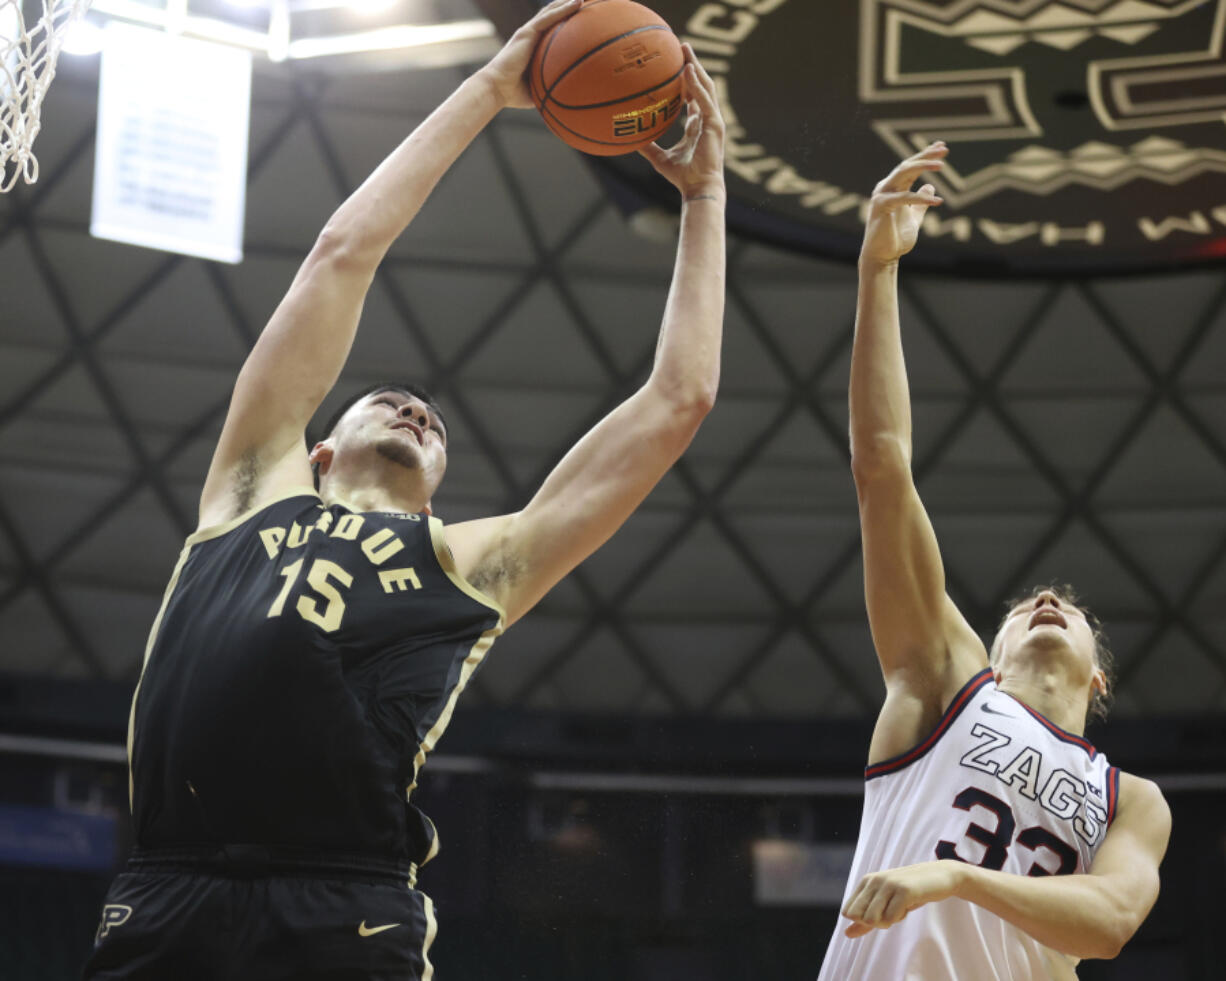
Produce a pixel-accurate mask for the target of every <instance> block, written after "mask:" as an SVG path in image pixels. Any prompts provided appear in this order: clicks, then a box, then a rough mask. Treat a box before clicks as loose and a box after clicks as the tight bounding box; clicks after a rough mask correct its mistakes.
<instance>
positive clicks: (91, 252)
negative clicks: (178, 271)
mask: <svg viewBox="0 0 1226 981" xmlns="http://www.w3.org/2000/svg"><path fill="white" fill-rule="evenodd" d="M38 237H39V241H40V242H41V243H42V247H43V249H44V250H45V251H46V253H47V258H48V260H50V263H51V267H52V270H53V276H54V279H55V281H56V283H57V284H58V286H59V287H60V288H61V289H63V290H65V291H66V292H67V294H68V299H69V308H70V310H71V313H72V315H73V316H74V317H76V318H77V320H78V322H79V324H80V326H81V329H82V330H83V331H85V332H86V333H87V334H89V333H92V332H93V330H95V329H96V328H98V327H100V326H102V324H103V322H104V320H105V319H106V318H108V317H109V316H112V315H113V314H115V313H116V312H118V308H119V307H120V306H121V304H126V302H131V300H132V299H133V298H134V291H135V290H136V289H137V288H138V287H139V286H142V285H149V284H152V283H153V282H154V281H155V279H154V276H155V274H157V278H158V279H160V277H161V275H164V274H165V272H168V271H169V270H170V269H171V268H172V267H173V266H174V265H177V264H178V263H180V262H183V261H185V260H183V259H182V257H179V256H167V255H166V253H165V252H155V251H154V250H153V249H142V248H138V247H137V246H134V245H120V244H118V243H115V242H106V241H104V240H102V239H97V238H91V237H90V236H89V235H87V234H85V233H84V232H62V231H57V230H53V229H49V228H47V229H40V231H39V236H38Z"/></svg>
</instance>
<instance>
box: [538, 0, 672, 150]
mask: <svg viewBox="0 0 1226 981" xmlns="http://www.w3.org/2000/svg"><path fill="white" fill-rule="evenodd" d="M684 67H685V57H684V55H683V54H682V52H681V42H680V41H678V40H677V36H676V35H675V34H673V32H672V30H670V29H669V26H668V24H666V23H665V22H664V20H663V18H661V17H660V15H659V14H657V13H655V12H654V11H652V10H649V9H648V8H646V7H644V6H643V5H642V4H638V3H633V2H631V0H587V2H586V3H584V5H583V6H582V7H580V8H579V11H578V13H576V14H574V15H572V16H570V17H568V18H566V20H563V21H561V22H559V23H558V24H555V25H554V26H553V27H552V28H550V29H549V31H547V32H546V33H545V34H544V35H543V36H542V37H541V39H540V41H539V42H538V44H537V46H536V51H534V52H533V54H532V64H531V65H530V66H529V68H528V89H529V91H530V92H531V93H532V101H533V102H535V103H536V107H537V109H539V110H540V111H541V115H542V116H543V117H544V119H545V122H546V123H547V124H548V126H549V128H550V129H551V130H553V131H554V133H556V134H557V135H558V136H559V137H560V138H561V139H562V140H563V141H565V142H566V143H568V144H569V145H570V146H573V147H574V148H575V149H576V150H582V151H583V152H584V153H593V154H596V155H598V156H606V157H608V156H614V155H616V154H619V153H630V152H631V151H633V150H637V149H638V148H639V147H641V146H643V145H644V144H647V143H650V142H651V141H652V140H654V139H656V138H657V137H659V136H661V135H663V133H664V131H665V130H667V129H668V127H669V126H670V125H672V123H673V121H674V120H675V119H676V118H677V116H678V114H679V113H680V112H681V101H682V100H681V72H682V70H683V69H684Z"/></svg>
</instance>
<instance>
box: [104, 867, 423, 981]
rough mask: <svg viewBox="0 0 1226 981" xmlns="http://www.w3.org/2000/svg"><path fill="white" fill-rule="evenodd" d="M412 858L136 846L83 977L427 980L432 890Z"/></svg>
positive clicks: (128, 980)
mask: <svg viewBox="0 0 1226 981" xmlns="http://www.w3.org/2000/svg"><path fill="white" fill-rule="evenodd" d="M413 873H414V870H413V869H412V866H411V865H409V864H408V863H386V864H384V863H381V862H372V861H371V860H369V859H366V858H353V857H338V856H326V857H319V856H313V857H311V858H310V859H307V860H303V859H302V858H300V857H294V858H287V857H285V856H283V855H275V854H271V853H270V852H269V850H268V849H265V848H260V847H251V846H228V847H223V848H220V849H210V850H207V851H201V852H193V851H175V852H137V853H135V854H134V855H133V857H132V859H131V861H130V862H129V863H128V869H127V871H126V872H124V873H122V874H121V875H119V876H118V877H117V878H116V879H115V882H114V883H113V884H112V886H111V889H110V891H109V892H108V894H107V897H106V903H105V905H104V906H103V909H102V915H101V918H100V920H99V924H98V932H97V935H96V937H95V944H94V953H93V955H92V957H91V958H90V960H89V964H88V965H87V966H86V969H85V978H86V979H87V981H112V979H124V981H169V979H174V981H280V979H284V981H289V979H294V981H348V979H352V981H384V979H387V981H391V979H395V981H430V978H431V976H432V975H433V967H432V966H431V964H430V961H429V958H428V952H429V947H430V944H431V943H432V942H433V940H434V933H435V929H436V928H435V920H434V909H433V904H431V902H430V899H429V897H427V896H426V895H425V894H424V893H421V892H419V891H417V890H416V889H414V888H412V886H411V882H412V881H413V878H414V875H413Z"/></svg>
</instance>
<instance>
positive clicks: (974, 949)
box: [819, 669, 1119, 981]
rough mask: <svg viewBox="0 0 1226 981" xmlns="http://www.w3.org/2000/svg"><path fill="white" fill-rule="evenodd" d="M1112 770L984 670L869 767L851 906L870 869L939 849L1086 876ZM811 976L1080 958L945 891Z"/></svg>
mask: <svg viewBox="0 0 1226 981" xmlns="http://www.w3.org/2000/svg"><path fill="white" fill-rule="evenodd" d="M1118 791H1119V771H1118V770H1117V769H1116V768H1115V767H1113V766H1111V765H1109V764H1108V762H1107V760H1106V758H1105V757H1104V756H1102V755H1101V754H1100V753H1098V752H1097V751H1096V750H1095V749H1094V747H1093V746H1092V745H1091V744H1090V743H1089V742H1087V741H1086V740H1085V739H1083V738H1081V737H1080V736H1075V735H1073V734H1072V733H1069V732H1065V731H1064V730H1063V729H1061V728H1060V727H1059V726H1057V725H1055V724H1054V723H1052V722H1050V721H1049V720H1048V719H1046V718H1044V717H1043V716H1042V715H1040V714H1039V713H1038V712H1035V711H1033V710H1032V709H1030V708H1028V707H1027V706H1026V705H1024V704H1023V703H1022V702H1020V701H1018V700H1017V699H1015V698H1013V697H1012V696H1011V695H1008V694H1006V693H1004V692H1002V691H1000V690H999V689H998V688H997V687H996V685H995V684H994V683H993V681H992V672H991V670H990V669H985V670H983V671H982V672H980V673H979V674H977V675H975V677H974V678H972V679H971V680H970V681H969V682H967V684H966V685H965V686H963V688H962V690H961V691H960V692H959V693H958V695H957V696H956V697H955V698H954V699H953V701H952V702H951V703H950V705H949V708H948V709H946V711H945V714H944V715H943V716H942V718H941V721H940V724H939V725H938V726H937V727H936V729H935V730H934V731H933V732H932V733H931V734H930V735H929V736H928V738H927V739H925V740H924V741H923V742H922V743H920V744H919V745H918V746H916V747H915V748H914V749H912V750H911V751H910V752H907V753H904V754H902V755H901V756H896V757H894V758H893V759H889V760H885V761H884V762H881V763H877V764H875V765H873V766H870V767H868V768H867V769H866V770H865V789H864V812H863V816H862V818H861V822H860V838H859V841H858V842H857V845H856V853H855V858H854V859H853V861H852V868H851V875H850V877H849V878H848V880H847V890H846V892H845V893H844V896H843V902H844V904H846V902H847V900H848V899H850V897H851V891H852V890H853V889H854V888H855V887H856V885H857V884H858V883H859V881H860V879H861V878H862V877H863V876H865V875H868V874H869V873H871V872H878V871H881V870H884V869H891V868H898V867H900V866H903V865H913V864H916V863H918V862H927V861H931V860H934V859H939V858H952V859H960V860H962V861H964V862H970V863H971V864H974V865H981V866H983V867H985V868H990V869H999V870H1003V871H1005V872H1012V873H1015V874H1017V875H1036V876H1037V875H1067V874H1072V873H1078V872H1086V871H1087V870H1088V869H1089V867H1090V863H1091V862H1092V861H1093V860H1094V854H1095V852H1097V850H1098V847H1099V845H1101V844H1102V841H1103V838H1104V836H1105V835H1106V833H1107V829H1108V827H1109V826H1110V824H1111V821H1112V820H1113V818H1114V817H1115V805H1116V798H1117V795H1118ZM847 923H848V921H847V920H846V919H843V918H842V917H840V921H839V926H837V927H836V928H835V933H834V937H833V939H832V940H831V942H830V946H829V948H828V949H827V951H826V959H825V961H824V963H823V964H822V971H821V975H820V978H819V981H861V979H863V981H876V979H883V978H890V979H891V981H895V979H897V981H903V979H908V981H911V979H913V981H935V979H954V981H1023V979H1025V981H1030V979H1038V978H1044V979H1048V978H1072V977H1074V976H1075V975H1074V973H1073V965H1074V963H1075V961H1074V960H1073V959H1071V958H1068V957H1065V956H1064V955H1063V954H1060V953H1058V952H1056V951H1053V950H1051V949H1049V948H1047V947H1044V946H1043V945H1042V944H1040V943H1039V942H1038V941H1036V940H1035V939H1033V938H1032V937H1031V936H1029V935H1028V934H1026V933H1023V932H1022V931H1021V930H1019V929H1017V928H1016V927H1014V926H1013V925H1011V924H1010V923H1008V922H1006V921H1005V920H1003V919H1001V918H1000V917H998V916H996V915H995V914H993V913H989V912H988V911H987V910H985V909H983V908H982V907H980V906H976V905H974V904H972V903H968V902H966V901H965V900H962V899H946V900H943V901H941V902H936V903H928V904H927V905H925V906H921V907H920V908H919V909H916V910H912V911H911V912H910V913H908V914H907V916H906V917H905V918H904V919H903V920H902V922H901V923H898V924H895V925H894V926H892V927H890V928H889V929H886V930H873V931H871V932H870V933H868V934H867V935H865V936H863V937H859V938H856V939H849V938H848V937H846V936H844V934H843V929H844V928H845V927H846V926H847Z"/></svg>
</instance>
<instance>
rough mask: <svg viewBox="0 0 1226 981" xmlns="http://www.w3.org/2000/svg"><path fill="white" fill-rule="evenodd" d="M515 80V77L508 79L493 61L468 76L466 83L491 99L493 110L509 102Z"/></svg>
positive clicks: (502, 107)
mask: <svg viewBox="0 0 1226 981" xmlns="http://www.w3.org/2000/svg"><path fill="white" fill-rule="evenodd" d="M515 82H516V80H515V79H508V78H507V77H506V75H505V73H504V72H501V71H499V70H498V69H497V68H496V67H495V66H494V65H493V63H490V64H487V65H484V66H482V67H481V68H479V69H477V71H475V72H473V74H472V75H470V76H469V78H468V83H471V84H472V85H474V86H475V88H476V89H477V90H478V91H479V92H480V93H481V95H482V96H483V97H484V98H487V99H489V100H490V101H491V103H492V107H493V109H494V110H495V111H497V110H500V109H505V108H506V107H507V106H509V105H510V104H511V96H512V93H513V92H514V88H515Z"/></svg>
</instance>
